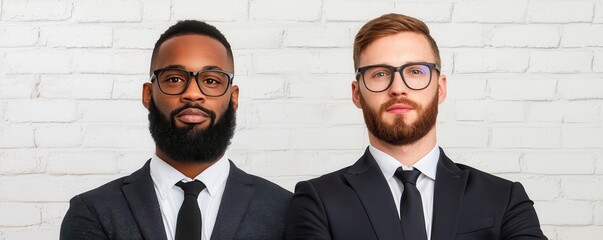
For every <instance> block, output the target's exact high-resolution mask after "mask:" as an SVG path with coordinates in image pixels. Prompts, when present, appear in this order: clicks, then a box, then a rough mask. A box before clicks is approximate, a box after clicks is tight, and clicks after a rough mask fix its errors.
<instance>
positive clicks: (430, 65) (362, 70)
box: [356, 62, 441, 93]
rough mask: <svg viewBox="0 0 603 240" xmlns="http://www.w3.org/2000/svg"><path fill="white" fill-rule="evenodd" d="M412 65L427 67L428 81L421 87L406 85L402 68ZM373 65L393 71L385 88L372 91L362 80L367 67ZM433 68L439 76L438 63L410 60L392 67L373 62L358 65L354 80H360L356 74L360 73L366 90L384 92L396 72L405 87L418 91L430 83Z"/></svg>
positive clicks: (392, 80) (392, 81) (391, 82)
mask: <svg viewBox="0 0 603 240" xmlns="http://www.w3.org/2000/svg"><path fill="white" fill-rule="evenodd" d="M413 65H423V66H426V67H427V68H429V82H428V83H427V85H425V87H423V88H412V87H410V86H409V85H408V83H406V80H405V79H404V74H402V70H404V68H406V67H408V66H413ZM373 67H385V68H389V69H390V70H391V71H392V73H393V74H392V76H391V77H390V80H389V84H387V87H385V89H383V90H381V91H373V90H371V89H370V88H369V87H368V86H366V81H365V80H364V73H365V72H366V70H367V69H369V68H373ZM433 70H436V72H437V76H439V75H440V74H441V72H440V68H439V67H438V65H437V64H435V63H429V62H412V63H407V64H404V65H402V66H399V67H394V66H391V65H386V64H375V65H368V66H363V67H359V68H358V69H356V81H360V80H359V77H358V75H361V76H362V82H363V83H364V87H366V89H367V90H369V91H371V92H375V93H378V92H384V91H386V90H387V89H389V88H390V87H391V86H392V84H393V83H394V79H395V78H396V74H395V72H397V73H399V74H400V78H402V82H403V83H404V85H405V86H406V87H408V88H409V89H412V90H415V91H420V90H423V89H425V88H427V87H429V85H430V84H431V79H432V78H433V74H432V71H433Z"/></svg>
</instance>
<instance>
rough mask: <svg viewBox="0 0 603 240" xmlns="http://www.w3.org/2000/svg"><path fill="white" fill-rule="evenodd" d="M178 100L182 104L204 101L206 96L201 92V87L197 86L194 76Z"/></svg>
mask: <svg viewBox="0 0 603 240" xmlns="http://www.w3.org/2000/svg"><path fill="white" fill-rule="evenodd" d="M180 98H181V99H182V100H183V101H184V102H196V101H201V102H203V101H205V98H206V96H205V94H203V93H202V92H201V87H199V84H197V78H196V77H195V76H191V79H190V81H189V82H188V86H186V90H184V92H183V93H182V94H181V95H180Z"/></svg>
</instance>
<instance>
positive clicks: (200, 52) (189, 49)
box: [153, 34, 233, 72]
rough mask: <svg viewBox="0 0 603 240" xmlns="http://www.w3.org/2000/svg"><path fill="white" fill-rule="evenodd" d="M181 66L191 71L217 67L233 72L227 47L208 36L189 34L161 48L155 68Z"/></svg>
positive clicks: (170, 40)
mask: <svg viewBox="0 0 603 240" xmlns="http://www.w3.org/2000/svg"><path fill="white" fill-rule="evenodd" d="M173 65H180V66H183V67H185V68H186V69H187V70H189V71H198V70H201V69H203V68H204V67H207V66H217V67H219V68H221V69H223V70H226V71H231V72H232V71H233V66H232V63H231V62H230V59H229V57H228V52H227V50H226V47H224V45H222V43H220V42H219V41H218V40H216V39H213V38H211V37H208V36H203V35H198V34H189V35H182V36H176V37H172V38H170V39H168V40H166V41H165V42H163V44H161V46H160V47H159V50H158V51H157V56H156V61H155V63H154V66H153V68H154V69H158V68H164V67H167V66H173Z"/></svg>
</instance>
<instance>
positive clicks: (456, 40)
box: [0, 0, 603, 240]
mask: <svg viewBox="0 0 603 240" xmlns="http://www.w3.org/2000/svg"><path fill="white" fill-rule="evenodd" d="M389 12H398V13H405V14H409V15H411V16H415V17H418V18H420V19H422V20H424V21H426V22H427V23H428V25H429V26H430V27H431V29H432V32H433V35H434V37H435V39H436V40H437V41H438V43H439V45H440V48H441V51H442V60H443V72H444V73H445V74H447V76H448V86H449V97H448V99H447V100H446V102H445V103H444V104H443V105H441V107H440V109H441V110H440V117H439V120H438V124H439V125H438V138H439V140H438V141H439V144H440V145H441V146H443V147H444V148H445V149H446V151H447V153H448V154H449V155H450V156H451V157H452V158H453V159H454V160H455V161H457V162H461V163H465V164H469V165H472V166H474V167H477V168H480V169H482V170H484V171H488V172H491V173H494V174H496V175H499V176H502V177H505V178H508V179H512V180H517V181H521V182H522V183H523V184H524V185H525V187H526V190H527V191H528V194H529V195H530V197H531V198H532V199H533V200H535V202H536V209H537V211H538V214H539V216H540V220H541V222H542V224H543V228H544V231H545V233H546V234H547V235H548V236H549V238H550V239H554V240H555V239H556V240H574V239H593V240H594V239H600V236H603V190H601V189H603V1H602V0H576V1H572V0H567V1H545V0H492V1H475V0H436V1H419V0H414V1H390V0H379V1H374V0H354V1H342V0H303V1H302V0H298V1H291V0H286V1H284V0H221V1H197V0H171V1H170V0H110V1H106V0H29V1H25V0H0V240H21V239H56V238H57V237H58V231H59V226H60V222H61V220H62V217H63V215H64V213H65V211H66V209H67V207H68V200H69V199H70V198H71V197H72V196H74V195H75V194H77V193H80V192H83V191H85V190H88V189H92V188H94V187H97V186H99V185H101V184H102V183H105V182H107V181H109V180H111V179H114V178H117V177H120V176H124V175H126V174H129V173H130V172H132V171H134V170H136V169H137V168H139V167H140V166H141V165H142V164H143V162H145V161H146V160H147V159H148V158H149V156H150V154H151V152H152V150H153V141H152V139H151V138H150V135H149V133H148V131H147V120H146V113H147V112H146V109H144V108H143V106H142V104H141V103H140V93H141V85H142V83H143V82H144V81H147V79H148V74H147V71H148V65H149V61H150V54H151V49H152V47H153V44H154V42H155V41H156V39H157V38H158V36H159V34H160V33H161V32H163V31H164V30H165V29H166V28H167V27H168V26H170V25H171V24H173V23H175V22H176V21H177V20H180V19H188V18H194V19H199V20H205V21H208V22H210V23H212V24H214V25H216V26H217V27H218V28H219V29H221V30H222V31H223V32H224V33H225V35H226V37H227V38H228V39H229V40H230V42H231V44H232V46H233V48H234V54H235V62H236V63H235V65H236V78H235V84H238V85H239V86H240V88H241V95H240V97H241V102H240V110H239V112H238V128H237V132H236V134H235V138H234V140H233V144H232V146H231V148H230V150H229V156H230V158H231V159H233V160H234V161H235V162H236V163H237V164H238V165H239V166H240V167H242V168H243V169H245V170H247V171H249V172H251V173H254V174H258V175H260V176H263V177H265V178H268V179H270V180H273V181H275V182H276V183H278V184H280V185H282V186H283V187H286V188H288V189H293V186H294V185H295V183H296V182H297V181H299V180H304V179H307V178H311V177H315V176H319V175H321V174H324V173H326V172H330V171H333V170H336V169H339V168H341V167H343V166H346V165H349V164H351V163H353V162H354V161H355V160H356V159H357V158H358V157H359V155H360V154H361V153H362V152H363V150H364V148H365V147H366V145H367V136H366V135H367V134H366V130H365V127H364V123H363V120H362V114H361V112H360V110H358V109H356V108H355V107H354V105H353V104H352V103H351V100H350V82H351V81H352V80H353V77H354V76H353V71H354V69H353V65H352V50H351V47H352V41H353V37H354V35H355V34H356V32H357V31H358V29H359V28H360V27H361V26H362V25H363V24H364V23H365V22H366V21H367V20H369V19H372V18H374V17H377V16H379V15H382V14H384V13H389Z"/></svg>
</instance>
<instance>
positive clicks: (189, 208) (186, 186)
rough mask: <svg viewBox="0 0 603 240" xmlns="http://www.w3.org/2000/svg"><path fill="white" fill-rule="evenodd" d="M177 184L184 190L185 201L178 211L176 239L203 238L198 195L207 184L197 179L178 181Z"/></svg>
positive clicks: (190, 239) (198, 239) (191, 239)
mask: <svg viewBox="0 0 603 240" xmlns="http://www.w3.org/2000/svg"><path fill="white" fill-rule="evenodd" d="M176 186H178V187H180V188H182V190H184V202H182V206H181V207H180V211H178V222H176V240H201V211H200V210H199V204H198V203H197V197H198V196H199V193H200V192H201V191H202V190H203V189H205V184H203V183H202V182H200V181H196V180H195V181H191V182H187V183H183V182H177V183H176Z"/></svg>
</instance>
